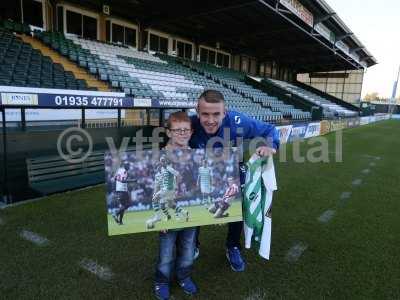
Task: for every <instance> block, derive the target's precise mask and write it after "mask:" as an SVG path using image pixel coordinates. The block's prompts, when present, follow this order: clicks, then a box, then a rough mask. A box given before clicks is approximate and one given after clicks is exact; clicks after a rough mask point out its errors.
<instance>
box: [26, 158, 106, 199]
mask: <svg viewBox="0 0 400 300" xmlns="http://www.w3.org/2000/svg"><path fill="white" fill-rule="evenodd" d="M70 158H71V159H73V157H70ZM26 164H27V169H28V179H29V185H30V186H31V187H32V188H33V189H34V190H36V191H38V192H40V193H41V194H43V195H47V194H52V193H55V192H62V191H67V190H72V189H76V188H81V187H85V186H89V185H95V184H100V183H102V182H104V180H105V177H104V176H105V175H104V151H96V152H93V153H92V154H91V155H90V156H89V157H87V158H86V159H85V161H83V162H68V161H66V160H64V159H63V158H62V157H60V156H59V155H55V156H41V157H35V158H27V159H26Z"/></svg>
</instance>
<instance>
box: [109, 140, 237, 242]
mask: <svg viewBox="0 0 400 300" xmlns="http://www.w3.org/2000/svg"><path fill="white" fill-rule="evenodd" d="M105 174H106V201H107V219H108V232H109V235H117V234H127V233H136V232H147V231H160V230H170V229H178V228H184V227H193V226H200V225H211V224H221V223H227V222H235V221H241V220H242V193H241V189H240V179H239V155H238V151H237V149H236V148H230V149H226V148H225V149H222V148H216V149H208V150H207V151H206V150H205V149H178V150H173V151H167V150H143V151H133V152H118V153H111V152H107V153H106V154H105Z"/></svg>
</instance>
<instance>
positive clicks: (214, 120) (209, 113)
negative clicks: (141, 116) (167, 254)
mask: <svg viewBox="0 0 400 300" xmlns="http://www.w3.org/2000/svg"><path fill="white" fill-rule="evenodd" d="M192 126H193V130H194V134H193V135H192V138H191V140H190V146H191V147H192V148H206V147H207V142H209V141H210V139H212V138H214V137H217V138H224V137H225V138H227V139H228V140H229V141H230V142H231V143H232V146H236V142H237V140H238V139H239V138H240V139H245V140H247V139H253V138H257V137H260V138H263V139H264V140H265V143H264V145H262V146H259V147H258V148H257V149H256V153H257V154H258V155H259V156H269V155H272V154H275V153H276V150H277V149H278V148H279V134H278V131H277V130H276V128H275V126H274V125H271V124H267V123H265V122H260V121H256V120H254V119H252V118H250V117H248V116H246V115H245V114H242V113H239V112H235V111H226V109H225V100H224V96H223V95H222V94H221V93H220V92H218V91H215V90H207V91H204V92H203V93H202V94H201V95H200V97H199V99H198V104H197V115H196V116H193V117H192ZM225 134H228V135H229V136H224V135H225ZM218 146H219V147H221V144H220V143H219V144H218V143H215V144H214V145H212V147H218ZM242 179H244V177H242V176H241V180H242ZM243 183H244V181H243V182H242V184H243ZM242 229H243V222H233V223H229V227H228V236H227V240H226V248H227V250H226V257H227V259H228V261H229V263H230V265H231V268H232V270H233V271H235V272H241V271H244V269H245V262H244V260H243V259H242V256H241V254H240V236H241V233H242ZM198 233H199V229H198ZM198 245H199V243H198V239H197V246H198ZM195 254H198V250H197V251H195Z"/></svg>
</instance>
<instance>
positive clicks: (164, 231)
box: [160, 229, 168, 234]
mask: <svg viewBox="0 0 400 300" xmlns="http://www.w3.org/2000/svg"><path fill="white" fill-rule="evenodd" d="M160 232H161V233H164V234H165V233H167V232H168V229H164V230H160Z"/></svg>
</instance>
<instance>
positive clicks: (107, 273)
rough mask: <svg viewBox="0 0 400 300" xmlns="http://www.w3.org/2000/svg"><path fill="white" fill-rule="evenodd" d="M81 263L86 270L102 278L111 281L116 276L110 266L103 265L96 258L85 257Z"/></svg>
mask: <svg viewBox="0 0 400 300" xmlns="http://www.w3.org/2000/svg"><path fill="white" fill-rule="evenodd" d="M79 265H80V266H81V267H82V268H83V269H85V270H86V271H88V272H90V273H92V274H94V275H96V276H97V277H99V278H100V279H101V280H104V281H109V280H111V279H112V278H113V277H114V274H113V272H112V271H111V269H110V268H109V267H104V266H101V265H99V264H98V263H97V262H95V261H94V260H91V259H87V258H84V259H82V260H81V261H80V262H79Z"/></svg>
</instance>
